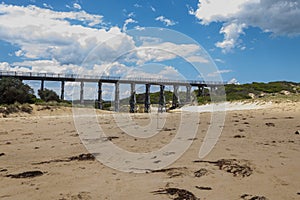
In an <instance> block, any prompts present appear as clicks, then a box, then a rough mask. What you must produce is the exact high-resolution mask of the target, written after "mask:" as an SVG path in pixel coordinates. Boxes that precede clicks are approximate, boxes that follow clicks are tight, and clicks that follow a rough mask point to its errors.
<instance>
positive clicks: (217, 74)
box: [207, 69, 232, 77]
mask: <svg viewBox="0 0 300 200" xmlns="http://www.w3.org/2000/svg"><path fill="white" fill-rule="evenodd" d="M230 72H232V70H229V69H224V70H218V71H216V72H213V73H210V74H208V75H207V77H218V76H221V74H226V73H230Z"/></svg>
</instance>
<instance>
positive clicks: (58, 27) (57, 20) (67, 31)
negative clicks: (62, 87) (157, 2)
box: [0, 4, 207, 76]
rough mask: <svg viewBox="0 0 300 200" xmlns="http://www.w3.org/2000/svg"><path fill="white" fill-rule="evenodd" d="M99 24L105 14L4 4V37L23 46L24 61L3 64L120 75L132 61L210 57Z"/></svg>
mask: <svg viewBox="0 0 300 200" xmlns="http://www.w3.org/2000/svg"><path fill="white" fill-rule="evenodd" d="M74 21H76V23H74ZM129 23H135V20H134V19H132V18H129V19H127V20H126V21H125V24H124V26H123V30H124V31H125V30H126V27H127V25H128V24H129ZM99 24H100V25H101V24H102V16H100V15H91V14H88V13H86V12H85V11H70V12H60V11H54V10H51V9H46V8H39V7H36V6H26V7H24V6H15V5H7V4H1V5H0V38H1V40H3V41H6V42H8V43H10V44H12V45H14V46H17V47H19V49H17V50H16V51H15V55H16V56H18V57H21V59H23V60H24V61H22V62H15V63H12V64H11V65H10V64H3V63H2V64H1V69H3V70H17V69H20V70H23V71H33V72H54V73H82V74H88V75H94V74H95V73H98V74H99V73H101V72H102V71H101V70H103V73H104V74H106V75H112V76H120V75H122V74H123V73H125V72H126V70H130V69H131V68H130V66H129V65H134V66H137V65H141V64H145V63H147V62H152V61H154V62H164V61H166V60H172V59H175V58H177V57H183V58H188V60H189V61H190V62H203V63H205V62H207V59H206V58H205V57H197V55H198V54H197V52H199V51H201V49H199V46H198V45H195V44H189V43H187V44H183V43H180V44H177V43H173V42H166V41H164V40H163V39H159V38H151V37H148V38H143V39H141V42H138V43H137V42H136V41H134V37H132V36H130V35H128V33H126V32H124V31H122V30H121V29H120V28H119V27H110V28H107V27H106V28H99V26H94V25H99ZM136 29H144V28H142V27H136ZM168 39H169V38H168ZM180 42H183V41H180ZM128 52H129V53H128ZM122 55H124V57H122ZM83 61H84V62H83ZM111 63H112V64H111ZM108 65H112V66H110V67H107V66H108ZM126 65H128V66H126ZM101 67H102V68H101ZM104 69H105V70H104ZM95 70H97V71H95ZM169 72H170V73H171V71H170V69H169Z"/></svg>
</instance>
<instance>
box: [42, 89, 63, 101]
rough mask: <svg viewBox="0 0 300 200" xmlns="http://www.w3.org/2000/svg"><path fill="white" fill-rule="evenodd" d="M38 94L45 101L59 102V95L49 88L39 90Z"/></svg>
mask: <svg viewBox="0 0 300 200" xmlns="http://www.w3.org/2000/svg"><path fill="white" fill-rule="evenodd" d="M38 95H39V96H40V98H41V99H42V100H43V101H46V102H49V101H57V102H59V96H58V95H57V94H56V93H55V92H54V91H53V90H49V89H44V90H38Z"/></svg>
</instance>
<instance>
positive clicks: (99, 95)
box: [97, 81, 103, 109]
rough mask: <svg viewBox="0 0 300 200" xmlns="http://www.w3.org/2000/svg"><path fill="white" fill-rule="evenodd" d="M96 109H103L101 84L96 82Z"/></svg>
mask: <svg viewBox="0 0 300 200" xmlns="http://www.w3.org/2000/svg"><path fill="white" fill-rule="evenodd" d="M97 108H98V109H103V105H102V83H101V82H100V81H98V99H97Z"/></svg>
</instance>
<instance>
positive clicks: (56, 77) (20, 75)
mask: <svg viewBox="0 0 300 200" xmlns="http://www.w3.org/2000/svg"><path fill="white" fill-rule="evenodd" d="M4 77H13V78H17V79H20V80H22V81H23V80H37V81H41V90H44V82H45V81H56V82H61V94H60V98H61V99H62V100H64V93H65V82H79V83H80V98H79V99H80V103H82V104H83V103H84V83H87V82H89V83H91V82H92V83H98V98H97V107H98V108H99V109H102V108H103V102H102V83H111V84H114V85H115V99H114V109H115V111H116V112H118V111H119V108H120V84H130V85H131V96H130V100H129V104H130V112H135V104H136V97H135V96H136V92H135V85H137V84H143V85H145V86H146V91H145V101H144V102H145V103H144V105H145V107H144V111H145V112H149V111H150V104H151V102H150V87H151V85H158V86H160V97H159V111H163V109H164V107H165V98H164V89H165V86H166V85H168V86H173V101H172V107H178V104H179V99H178V88H179V87H180V86H185V87H186V102H190V101H191V89H192V87H198V94H197V95H198V96H201V95H202V94H204V88H205V87H206V88H210V91H216V90H217V88H218V87H221V86H224V85H225V84H227V83H226V82H213V81H211V82H207V81H206V82H205V81H200V80H169V79H153V78H121V77H113V76H91V75H79V74H57V73H36V72H20V71H0V79H1V78H4Z"/></svg>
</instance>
